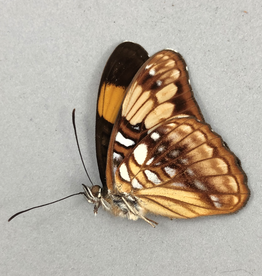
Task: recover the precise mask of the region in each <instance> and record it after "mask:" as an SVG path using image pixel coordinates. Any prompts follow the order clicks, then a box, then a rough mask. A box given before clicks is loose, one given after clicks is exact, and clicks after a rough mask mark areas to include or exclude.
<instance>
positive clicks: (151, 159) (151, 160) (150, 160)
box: [146, 157, 154, 166]
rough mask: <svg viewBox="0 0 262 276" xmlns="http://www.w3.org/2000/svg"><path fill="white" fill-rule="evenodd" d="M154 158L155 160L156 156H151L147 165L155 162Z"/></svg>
mask: <svg viewBox="0 0 262 276" xmlns="http://www.w3.org/2000/svg"><path fill="white" fill-rule="evenodd" d="M153 160H154V157H152V158H150V159H149V160H148V161H147V162H146V165H147V166H148V165H150V164H151V163H152V162H153Z"/></svg>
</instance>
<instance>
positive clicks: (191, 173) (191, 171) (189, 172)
mask: <svg viewBox="0 0 262 276" xmlns="http://www.w3.org/2000/svg"><path fill="white" fill-rule="evenodd" d="M186 172H187V174H188V175H191V176H193V175H194V174H195V173H194V172H193V170H191V169H189V168H188V169H186Z"/></svg>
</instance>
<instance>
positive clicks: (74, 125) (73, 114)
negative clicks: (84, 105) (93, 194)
mask: <svg viewBox="0 0 262 276" xmlns="http://www.w3.org/2000/svg"><path fill="white" fill-rule="evenodd" d="M75 111H76V110H75V108H74V109H73V112H72V121H73V127H74V132H75V137H76V144H77V148H78V152H79V155H80V158H81V161H82V164H83V167H84V169H85V172H86V175H87V177H88V179H89V181H90V183H91V184H92V185H94V184H93V182H92V180H91V178H90V176H89V174H88V172H87V169H86V166H85V163H84V160H83V156H82V153H81V150H80V146H79V142H78V137H77V132H76V123H75Z"/></svg>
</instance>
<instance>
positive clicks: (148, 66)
mask: <svg viewBox="0 0 262 276" xmlns="http://www.w3.org/2000/svg"><path fill="white" fill-rule="evenodd" d="M152 65H153V64H148V65H147V66H146V67H145V69H149V68H150V67H152Z"/></svg>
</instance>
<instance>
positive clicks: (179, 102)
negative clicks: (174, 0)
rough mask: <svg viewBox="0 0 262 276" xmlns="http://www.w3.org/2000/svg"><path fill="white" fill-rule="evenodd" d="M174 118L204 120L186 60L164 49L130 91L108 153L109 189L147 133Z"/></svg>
mask: <svg viewBox="0 0 262 276" xmlns="http://www.w3.org/2000/svg"><path fill="white" fill-rule="evenodd" d="M174 116H180V117H181V116H182V117H183V116H195V117H196V118H197V119H198V120H201V121H204V119H203V116H202V114H201V111H200V109H199V107H198V105H197V103H196V101H195V98H194V96H193V92H192V89H191V86H190V84H189V78H188V71H187V67H186V64H185V61H184V60H183V58H182V56H181V55H180V54H179V53H177V52H175V51H172V50H163V51H161V52H158V53H156V54H155V55H153V56H152V57H151V58H150V59H148V60H147V61H146V62H145V63H144V65H143V66H142V67H141V68H140V70H139V71H138V72H137V74H136V75H135V77H134V79H133V81H132V83H131V84H130V86H129V87H128V89H127V92H126V96H125V98H124V101H123V104H122V107H121V112H120V113H119V116H118V119H117V122H116V123H115V127H114V130H113V131H112V136H111V141H110V148H109V151H108V152H109V154H110V157H109V158H108V162H107V168H108V170H107V186H108V188H109V189H112V188H113V187H112V183H113V182H114V176H113V174H114V171H115V170H116V169H117V167H118V166H119V164H120V162H121V161H122V160H123V158H124V157H125V156H127V155H128V153H129V152H130V151H132V149H133V147H134V146H135V145H136V144H137V143H138V142H139V141H140V140H141V139H142V138H143V137H144V136H145V135H146V133H147V131H148V130H149V129H152V128H153V127H155V126H157V125H159V124H161V122H163V121H165V120H167V119H169V118H171V117H174ZM111 168H112V169H111Z"/></svg>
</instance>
